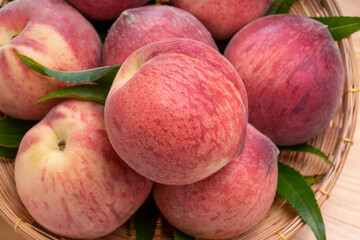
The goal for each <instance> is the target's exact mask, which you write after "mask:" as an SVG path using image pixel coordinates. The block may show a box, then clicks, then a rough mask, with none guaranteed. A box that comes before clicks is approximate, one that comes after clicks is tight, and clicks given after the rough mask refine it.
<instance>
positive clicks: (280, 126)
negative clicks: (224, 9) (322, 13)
mask: <svg viewBox="0 0 360 240" xmlns="http://www.w3.org/2000/svg"><path fill="white" fill-rule="evenodd" d="M224 55H225V56H226V57H227V58H228V59H229V61H230V62H231V63H232V64H233V65H234V66H235V68H236V70H237V71H238V73H239V74H240V76H241V78H242V79H243V81H244V84H245V87H246V90H247V93H248V97H249V122H250V123H251V124H253V125H254V126H255V127H256V128H257V129H258V130H259V131H261V132H262V133H264V134H265V135H267V136H268V137H269V138H270V139H271V140H272V141H273V142H274V143H275V144H277V145H293V144H299V143H303V142H306V141H308V140H309V139H311V138H313V137H315V136H316V135H317V134H319V133H320V132H322V131H323V130H324V129H325V128H326V127H327V126H328V124H329V122H330V121H331V119H332V118H333V116H334V114H335V113H336V111H337V109H338V107H339V104H340V101H341V96H342V93H343V86H344V67H343V64H342V60H341V55H340V52H339V50H338V48H337V46H336V44H335V42H334V40H333V39H332V37H331V35H330V33H329V31H328V29H327V27H326V26H325V25H323V24H322V23H320V22H318V21H315V20H313V19H310V18H307V17H303V16H296V15H289V14H285V15H272V16H267V17H263V18H260V19H258V20H255V21H254V22H252V23H250V24H249V25H247V26H246V27H245V28H243V29H242V30H240V31H239V32H238V33H237V34H236V35H235V36H234V37H233V38H232V39H231V41H230V43H229V44H228V46H227V47H226V49H225V53H224Z"/></svg>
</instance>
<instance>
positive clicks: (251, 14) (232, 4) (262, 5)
mask: <svg viewBox="0 0 360 240" xmlns="http://www.w3.org/2000/svg"><path fill="white" fill-rule="evenodd" d="M271 2H272V0H236V1H233V0H197V1H193V0H170V3H171V4H172V5H173V6H176V7H179V8H181V9H184V10H186V11H188V12H190V13H191V14H193V15H194V16H195V17H196V18H198V19H199V20H200V21H201V22H202V23H203V24H204V25H205V26H206V28H207V29H209V31H210V32H211V34H212V35H213V37H214V38H215V39H218V40H225V39H229V38H230V37H231V36H233V35H234V34H235V33H236V32H237V31H239V30H240V29H241V28H242V27H243V26H245V25H246V24H248V23H249V22H251V21H253V20H255V19H256V18H259V17H261V16H263V15H264V14H265V13H266V11H267V10H268V8H269V7H270V4H271Z"/></svg>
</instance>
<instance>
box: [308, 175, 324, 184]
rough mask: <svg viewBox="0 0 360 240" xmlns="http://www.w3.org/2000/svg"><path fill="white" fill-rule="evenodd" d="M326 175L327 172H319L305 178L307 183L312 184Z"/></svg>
mask: <svg viewBox="0 0 360 240" xmlns="http://www.w3.org/2000/svg"><path fill="white" fill-rule="evenodd" d="M324 176H325V174H319V175H315V176H304V179H305V181H306V183H307V184H309V185H311V184H315V183H317V182H319V181H320V180H321V179H322V178H323V177H324Z"/></svg>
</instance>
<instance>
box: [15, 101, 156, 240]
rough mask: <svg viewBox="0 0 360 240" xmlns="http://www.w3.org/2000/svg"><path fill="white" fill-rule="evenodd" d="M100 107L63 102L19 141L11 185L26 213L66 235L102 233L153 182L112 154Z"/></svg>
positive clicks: (127, 214) (123, 216)
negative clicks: (14, 187) (13, 178)
mask: <svg viewBox="0 0 360 240" xmlns="http://www.w3.org/2000/svg"><path fill="white" fill-rule="evenodd" d="M103 114H104V107H103V105H100V104H97V103H92V102H87V101H80V100H68V101H64V102H62V103H60V104H58V105H57V106H55V107H54V108H53V109H52V110H51V111H50V112H49V113H48V114H47V115H46V116H45V118H44V119H43V120H42V121H40V122H39V123H38V124H37V125H35V126H34V127H33V128H31V129H30V130H29V131H28V132H27V133H26V134H25V136H24V138H23V140H22V141H21V144H20V147H19V151H18V154H17V156H16V159H15V183H16V189H17V192H18V193H19V196H20V198H21V200H22V202H23V203H24V205H25V207H26V209H27V210H28V211H29V213H30V214H31V216H32V217H33V218H34V219H35V220H36V221H37V222H38V223H39V224H40V225H42V226H43V227H45V228H46V229H48V230H49V231H51V232H53V233H55V234H58V235H60V236H64V237H69V238H84V239H89V238H97V237H100V236H103V235H106V234H108V233H110V232H112V231H114V230H115V229H116V228H118V227H119V226H120V225H121V224H123V223H124V222H125V221H126V220H127V219H128V218H130V216H131V215H132V214H133V213H134V212H135V211H136V210H137V209H138V208H139V207H140V205H141V204H142V203H143V202H144V201H145V199H146V198H147V196H148V195H149V194H150V192H151V189H152V185H153V183H152V182H151V181H150V180H148V179H146V178H144V177H142V176H141V175H139V174H137V173H136V172H134V171H133V170H132V169H131V168H129V167H128V166H127V165H126V164H125V163H124V162H123V161H122V160H121V159H120V158H119V157H118V155H117V154H116V152H115V151H114V149H113V148H112V146H111V144H110V142H109V139H108V137H107V134H106V131H105V126H104V117H103Z"/></svg>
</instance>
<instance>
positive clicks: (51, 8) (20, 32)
mask: <svg viewBox="0 0 360 240" xmlns="http://www.w3.org/2000/svg"><path fill="white" fill-rule="evenodd" d="M15 49H16V50H17V51H18V52H19V53H21V54H23V55H26V56H28V57H30V58H32V59H34V60H35V61H37V62H39V63H40V64H43V65H45V66H46V67H49V68H52V69H55V70H63V71H78V70H85V69H89V68H94V67H98V66H99V65H100V61H101V42H100V39H99V36H98V34H97V32H96V31H95V29H94V28H93V26H92V25H91V24H90V23H89V22H88V21H87V20H86V19H85V18H84V17H83V16H82V15H81V14H80V13H78V11H76V10H75V9H74V8H72V7H71V6H70V5H69V4H67V3H66V2H64V1H62V0H38V1H32V0H17V1H13V2H10V3H9V4H7V5H5V7H3V8H1V9H0V62H1V64H0V86H1V87H0V111H1V112H4V113H5V114H7V115H9V116H11V117H14V118H22V119H33V120H39V119H41V118H42V117H44V116H45V114H46V113H47V112H48V111H49V110H50V109H51V108H52V107H53V106H54V105H55V104H56V103H58V102H59V101H58V100H49V101H46V102H42V103H39V104H36V101H37V100H38V99H39V98H41V97H43V96H44V95H46V94H47V93H49V92H52V91H55V90H58V89H60V88H63V87H65V86H69V84H65V83H64V82H61V81H59V80H56V79H53V78H50V77H45V76H42V75H40V74H39V73H36V72H35V71H33V70H31V69H30V68H29V67H27V66H26V65H25V64H24V63H22V62H21V61H20V59H19V58H18V57H17V56H16V55H15V52H14V50H15Z"/></svg>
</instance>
